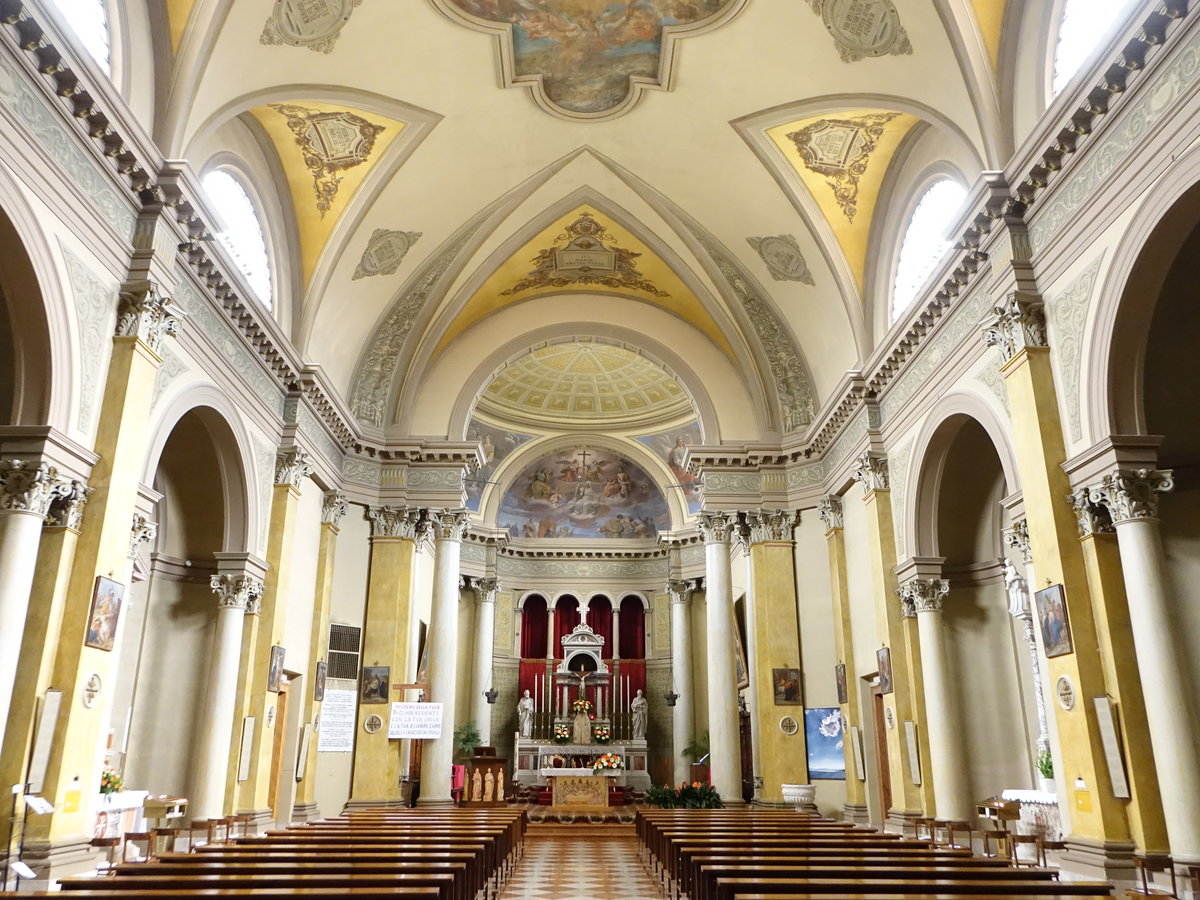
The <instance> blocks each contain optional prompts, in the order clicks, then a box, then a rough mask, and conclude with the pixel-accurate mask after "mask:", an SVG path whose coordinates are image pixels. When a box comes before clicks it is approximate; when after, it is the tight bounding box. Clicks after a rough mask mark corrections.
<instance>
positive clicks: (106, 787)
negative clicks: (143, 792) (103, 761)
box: [100, 769, 125, 794]
mask: <svg viewBox="0 0 1200 900" xmlns="http://www.w3.org/2000/svg"><path fill="white" fill-rule="evenodd" d="M124 787H125V781H124V780H123V779H122V778H121V776H120V775H118V774H117V773H116V772H114V771H113V770H112V769H105V770H104V771H103V772H101V773H100V793H102V794H115V793H116V792H117V791H119V790H121V789H122V788H124Z"/></svg>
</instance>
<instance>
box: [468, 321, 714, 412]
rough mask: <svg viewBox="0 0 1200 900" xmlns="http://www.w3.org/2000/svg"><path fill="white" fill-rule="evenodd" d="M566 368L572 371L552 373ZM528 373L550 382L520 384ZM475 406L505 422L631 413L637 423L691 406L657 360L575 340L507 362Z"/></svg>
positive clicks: (592, 342) (681, 390)
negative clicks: (531, 387) (536, 387)
mask: <svg viewBox="0 0 1200 900" xmlns="http://www.w3.org/2000/svg"><path fill="white" fill-rule="evenodd" d="M566 372H572V373H575V374H574V375H566V374H563V375H561V376H560V377H559V378H557V379H555V375H556V374H557V373H566ZM530 376H533V379H534V380H535V381H537V382H538V384H539V385H540V384H542V383H547V382H549V383H552V387H551V388H550V389H549V390H538V391H527V390H525V389H524V388H522V387H520V385H521V384H523V383H524V382H525V381H526V380H527V379H529V377H530ZM567 379H571V380H570V381H568V380H567ZM479 409H480V410H481V411H482V412H484V413H486V414H487V415H488V416H490V417H492V418H496V419H497V420H498V421H506V422H522V423H528V422H537V421H539V420H543V421H544V420H546V419H550V420H553V421H556V422H559V423H561V422H563V421H564V420H566V421H570V420H572V419H577V420H580V421H586V422H595V421H597V420H600V421H604V422H608V423H611V422H613V421H614V420H623V419H626V420H627V419H628V418H629V416H630V415H631V414H636V416H637V422H638V424H649V421H650V419H653V420H655V421H659V420H661V421H667V420H670V419H675V418H677V417H679V416H681V415H684V414H687V413H689V412H690V411H691V410H692V407H691V401H690V400H689V399H688V397H687V395H686V394H685V393H684V391H683V388H682V387H680V385H679V383H678V382H677V381H675V379H674V378H673V377H672V376H671V374H670V373H668V372H667V371H665V370H664V369H662V368H661V367H660V366H659V365H658V364H657V363H654V362H652V361H651V360H648V359H646V358H645V357H644V356H642V355H641V354H639V353H637V352H635V351H633V350H628V349H626V348H624V347H617V346H614V345H612V344H604V343H598V342H594V341H588V340H579V341H568V342H565V343H561V344H551V345H549V346H545V347H539V348H537V349H535V350H531V351H530V352H529V353H527V354H525V355H524V356H522V357H521V358H520V359H518V360H516V361H515V362H512V363H510V364H509V365H507V366H506V367H505V368H504V369H502V370H501V371H500V372H499V374H497V375H496V377H495V379H494V380H493V381H492V382H491V384H489V385H488V387H487V389H486V390H485V391H484V394H483V397H481V398H480V400H479Z"/></svg>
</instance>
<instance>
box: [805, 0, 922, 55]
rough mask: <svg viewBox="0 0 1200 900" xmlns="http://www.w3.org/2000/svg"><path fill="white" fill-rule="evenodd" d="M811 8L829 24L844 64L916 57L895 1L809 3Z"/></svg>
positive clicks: (814, 0)
mask: <svg viewBox="0 0 1200 900" xmlns="http://www.w3.org/2000/svg"><path fill="white" fill-rule="evenodd" d="M808 5H809V6H811V7H812V10H813V12H815V13H816V14H817V15H819V16H820V17H821V21H823V22H824V23H825V28H826V29H827V30H828V31H829V34H830V36H831V37H832V38H833V41H834V43H835V44H837V48H838V55H839V56H841V58H842V62H848V63H851V62H857V61H858V60H860V59H863V58H864V57H867V56H885V55H887V54H889V53H890V54H894V55H897V56H905V55H907V54H910V53H912V43H911V42H910V41H909V39H908V33H907V32H906V31H905V30H904V26H903V25H901V24H900V14H899V13H898V12H897V11H896V7H895V5H894V4H893V3H892V0H808Z"/></svg>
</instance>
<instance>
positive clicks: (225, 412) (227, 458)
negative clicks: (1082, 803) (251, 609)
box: [142, 384, 261, 552]
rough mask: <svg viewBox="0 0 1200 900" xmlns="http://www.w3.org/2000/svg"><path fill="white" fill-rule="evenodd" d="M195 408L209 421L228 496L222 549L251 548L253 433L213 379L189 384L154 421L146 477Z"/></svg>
mask: <svg viewBox="0 0 1200 900" xmlns="http://www.w3.org/2000/svg"><path fill="white" fill-rule="evenodd" d="M191 412H195V413H196V415H197V417H198V418H199V419H200V421H201V422H203V423H204V426H205V428H206V429H207V431H208V434H209V437H210V438H211V439H212V443H213V449H214V451H215V452H216V455H217V463H218V465H219V467H220V471H221V486H220V488H221V493H222V497H223V499H224V501H225V502H224V509H225V530H224V535H225V536H224V544H223V546H222V548H221V549H222V550H223V551H226V552H239V551H248V550H249V551H252V550H255V549H256V548H255V547H253V546H252V543H253V542H254V540H255V535H257V534H258V526H259V516H260V515H261V512H260V510H259V509H258V504H257V503H256V502H254V497H256V496H257V492H256V490H255V488H256V487H257V485H255V484H254V480H253V476H252V475H251V473H252V472H254V464H253V455H252V451H251V446H250V437H249V435H248V434H247V432H246V429H245V427H244V426H243V425H242V422H241V418H240V417H239V415H238V412H237V407H236V406H235V404H234V403H233V401H232V400H230V399H229V397H227V396H226V395H225V394H224V393H223V392H222V391H221V390H219V389H218V388H217V387H215V386H214V385H211V384H199V385H194V386H192V387H189V388H186V389H184V390H183V391H182V392H180V393H179V394H178V395H176V396H175V397H174V399H172V400H171V402H169V403H167V404H165V405H164V407H163V409H162V412H161V413H160V414H159V417H158V419H157V421H155V422H153V423H151V431H150V433H151V435H153V437H152V438H151V439H150V442H149V444H148V446H147V451H146V458H145V462H144V464H143V466H142V482H143V483H146V484H149V483H150V482H151V481H152V480H153V478H154V473H155V472H156V471H157V470H158V464H159V460H160V459H161V458H162V453H163V449H164V448H165V447H166V444H167V440H168V439H169V438H170V436H171V433H172V432H173V431H174V429H175V426H176V425H177V424H179V420H180V419H182V418H183V417H184V416H185V415H187V414H188V413H191Z"/></svg>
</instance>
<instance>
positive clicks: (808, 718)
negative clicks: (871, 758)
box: [804, 706, 846, 781]
mask: <svg viewBox="0 0 1200 900" xmlns="http://www.w3.org/2000/svg"><path fill="white" fill-rule="evenodd" d="M844 739H845V735H844V733H843V731H842V711H841V710H840V709H838V708H837V707H836V706H818V707H812V708H810V709H806V710H804V743H805V749H806V750H807V751H808V779H809V781H839V780H844V779H845V777H846V755H845V753H844V752H843V750H842V742H843V740H844Z"/></svg>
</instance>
